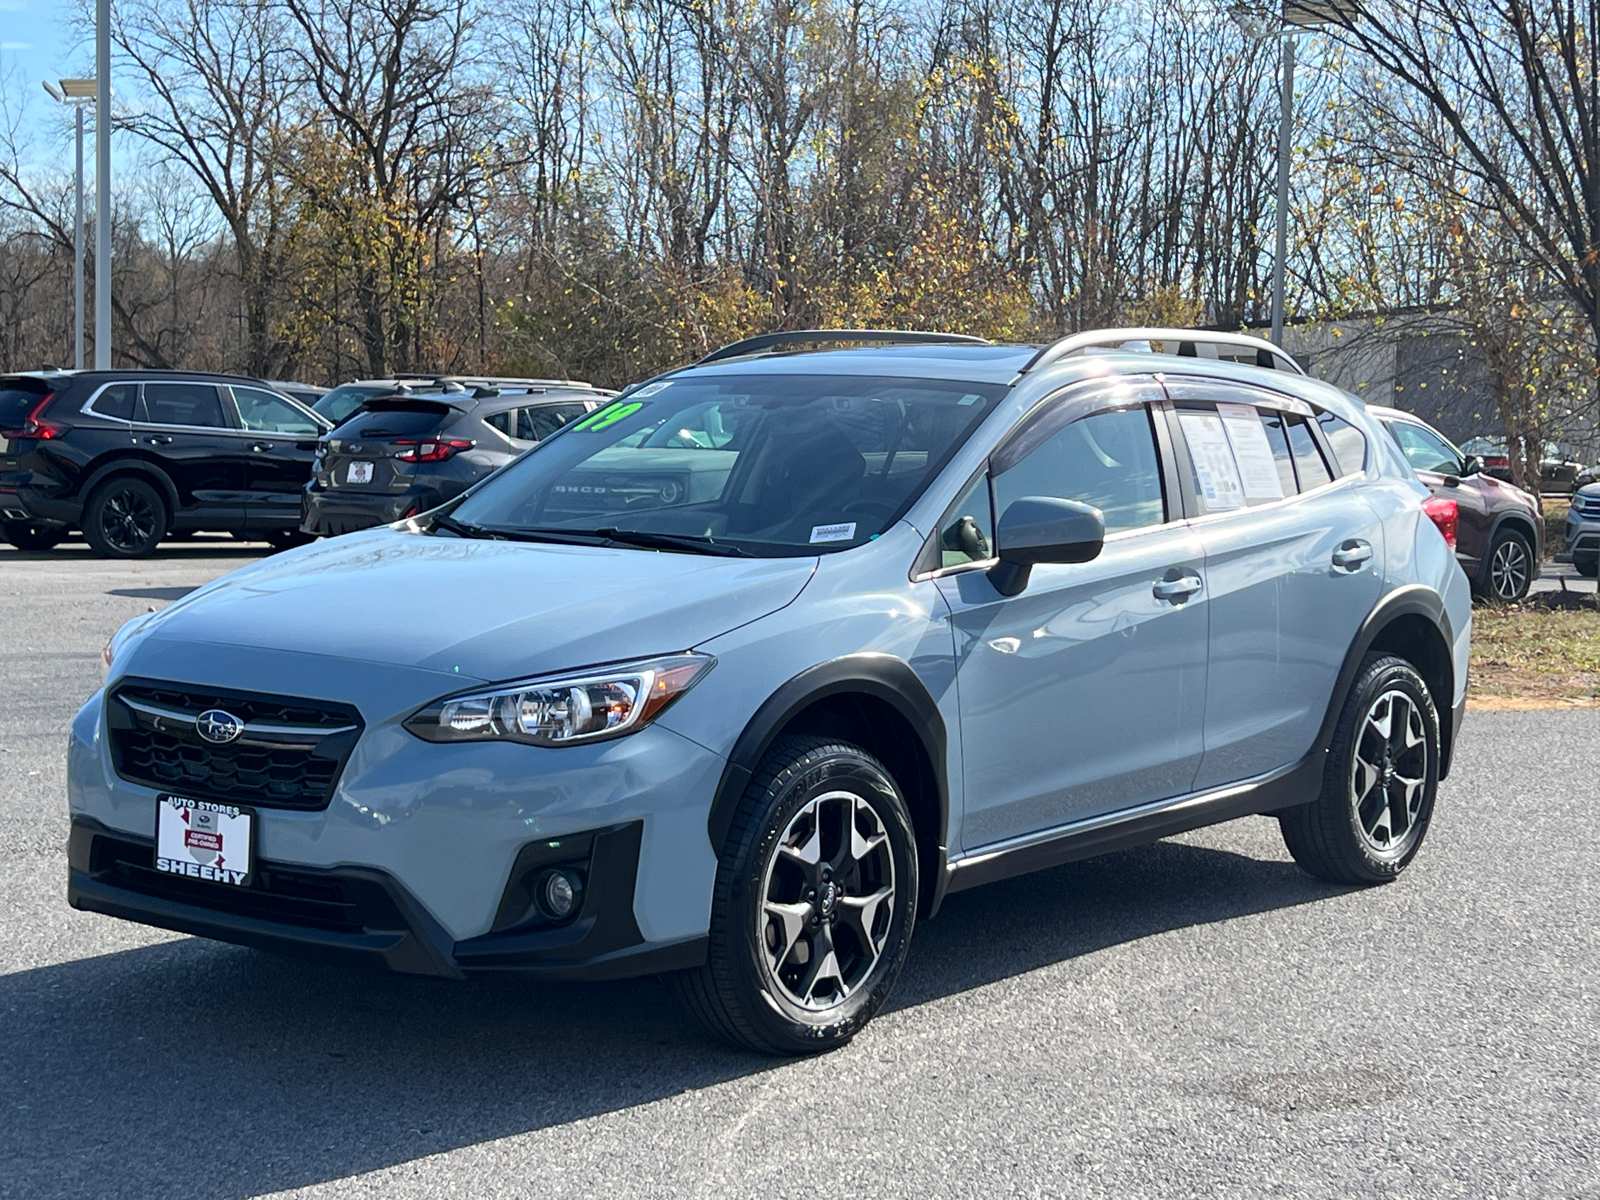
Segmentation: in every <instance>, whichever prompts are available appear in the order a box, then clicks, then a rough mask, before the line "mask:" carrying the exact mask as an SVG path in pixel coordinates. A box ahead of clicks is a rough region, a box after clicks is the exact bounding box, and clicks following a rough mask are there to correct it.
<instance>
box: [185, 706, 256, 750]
mask: <svg viewBox="0 0 1600 1200" xmlns="http://www.w3.org/2000/svg"><path fill="white" fill-rule="evenodd" d="M194 727H195V731H196V732H197V733H199V735H200V736H201V737H203V738H205V740H206V741H208V742H215V743H216V744H217V745H219V746H223V745H226V744H227V743H229V742H231V741H233V740H234V739H235V738H236V737H238V736H239V735H240V734H241V733H243V732H244V722H243V721H241V720H240V719H239V718H238V717H236V716H234V715H233V714H232V713H231V712H223V711H222V710H221V709H220V708H208V709H206V711H205V712H203V713H201V714H200V715H199V716H198V717H196V718H195V720H194Z"/></svg>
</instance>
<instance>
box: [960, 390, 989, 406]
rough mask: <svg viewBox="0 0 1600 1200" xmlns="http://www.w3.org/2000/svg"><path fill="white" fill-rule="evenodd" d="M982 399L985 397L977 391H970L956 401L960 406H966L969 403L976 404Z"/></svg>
mask: <svg viewBox="0 0 1600 1200" xmlns="http://www.w3.org/2000/svg"><path fill="white" fill-rule="evenodd" d="M982 399H983V397H982V396H980V395H978V394H977V393H976V392H968V393H967V394H966V395H965V396H963V397H961V399H959V400H957V401H956V406H957V407H958V408H966V407H967V406H968V405H971V404H976V403H977V402H978V401H979V400H982Z"/></svg>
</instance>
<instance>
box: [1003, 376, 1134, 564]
mask: <svg viewBox="0 0 1600 1200" xmlns="http://www.w3.org/2000/svg"><path fill="white" fill-rule="evenodd" d="M1024 496H1050V497H1055V498H1057V499H1061V500H1077V501H1080V502H1082V503H1084V504H1090V505H1093V506H1094V507H1095V508H1098V509H1099V510H1100V512H1101V514H1102V515H1103V516H1104V517H1105V523H1106V532H1107V533H1108V534H1110V533H1119V532H1121V531H1123V530H1128V529H1141V528H1144V527H1146V526H1150V525H1159V524H1161V523H1162V522H1163V521H1164V520H1166V505H1165V498H1164V496H1163V494H1162V489H1161V467H1160V462H1159V460H1158V459H1157V457H1156V446H1155V435H1154V433H1153V432H1152V431H1151V428H1150V415H1149V412H1148V411H1147V410H1146V409H1145V407H1144V406H1143V405H1140V406H1138V407H1135V408H1125V409H1119V410H1114V411H1111V412H1101V413H1096V414H1094V415H1093V416H1088V417H1083V418H1081V419H1080V420H1077V421H1074V422H1072V423H1071V424H1070V425H1066V426H1064V427H1062V428H1061V429H1060V430H1058V431H1057V432H1056V433H1054V434H1052V435H1051V436H1050V437H1049V438H1047V439H1046V440H1045V441H1044V442H1042V443H1041V444H1040V445H1038V446H1037V447H1035V448H1034V449H1033V450H1032V451H1031V452H1029V453H1028V454H1027V456H1026V457H1024V458H1023V459H1022V460H1021V461H1020V462H1018V463H1016V464H1015V465H1014V466H1012V467H1010V468H1009V469H1007V470H1006V471H1004V472H1002V473H1000V474H997V475H996V476H995V480H994V501H995V511H996V512H998V513H1002V514H1003V513H1004V512H1005V511H1006V508H1007V507H1008V506H1009V505H1010V504H1012V503H1013V502H1014V501H1017V500H1020V499H1022V498H1023V497H1024Z"/></svg>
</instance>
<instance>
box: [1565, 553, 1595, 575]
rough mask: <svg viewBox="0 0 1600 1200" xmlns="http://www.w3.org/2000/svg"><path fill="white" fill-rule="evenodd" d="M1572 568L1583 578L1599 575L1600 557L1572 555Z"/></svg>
mask: <svg viewBox="0 0 1600 1200" xmlns="http://www.w3.org/2000/svg"><path fill="white" fill-rule="evenodd" d="M1572 569H1573V570H1574V571H1576V572H1577V573H1578V574H1579V575H1582V576H1583V577H1584V578H1585V579H1594V578H1595V577H1596V576H1600V558H1578V557H1577V556H1576V555H1574V556H1573V559H1572Z"/></svg>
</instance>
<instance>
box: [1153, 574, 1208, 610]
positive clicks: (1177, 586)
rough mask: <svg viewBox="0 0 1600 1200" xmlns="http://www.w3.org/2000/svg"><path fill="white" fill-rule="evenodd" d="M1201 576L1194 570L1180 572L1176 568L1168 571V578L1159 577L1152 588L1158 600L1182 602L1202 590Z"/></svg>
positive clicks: (1174, 602)
mask: <svg viewBox="0 0 1600 1200" xmlns="http://www.w3.org/2000/svg"><path fill="white" fill-rule="evenodd" d="M1200 587H1201V583H1200V576H1198V575H1196V574H1195V573H1194V572H1193V571H1183V572H1181V573H1179V572H1178V571H1177V570H1176V568H1174V569H1173V570H1172V571H1168V572H1167V578H1165V579H1158V580H1156V582H1155V586H1154V587H1152V588H1151V589H1150V590H1151V591H1152V592H1154V593H1155V597H1156V599H1157V600H1166V601H1170V602H1171V603H1173V604H1181V603H1182V602H1183V601H1185V600H1187V599H1188V598H1189V597H1190V596H1192V595H1194V594H1195V593H1196V592H1198V591H1199V590H1200Z"/></svg>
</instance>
